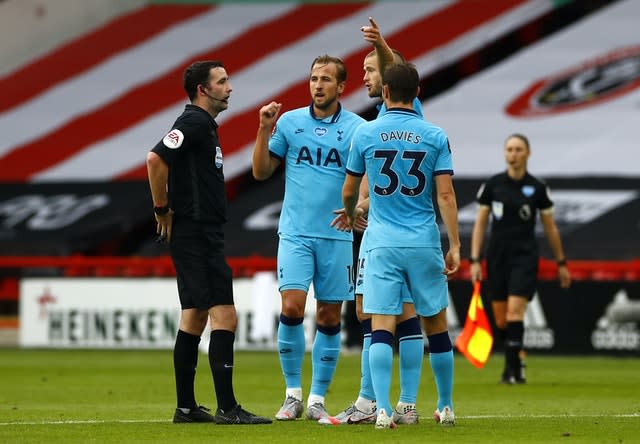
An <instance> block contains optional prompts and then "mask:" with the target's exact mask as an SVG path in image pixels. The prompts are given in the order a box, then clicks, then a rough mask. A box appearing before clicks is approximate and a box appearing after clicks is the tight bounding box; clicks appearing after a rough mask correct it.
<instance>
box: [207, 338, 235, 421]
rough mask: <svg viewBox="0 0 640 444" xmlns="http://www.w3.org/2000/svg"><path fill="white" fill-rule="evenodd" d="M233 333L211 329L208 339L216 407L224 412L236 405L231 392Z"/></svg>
mask: <svg viewBox="0 0 640 444" xmlns="http://www.w3.org/2000/svg"><path fill="white" fill-rule="evenodd" d="M234 340H235V334H234V333H233V332H232V331H228V330H213V331H212V332H211V340H210V341H209V364H210V365H211V374H212V376H213V384H214V386H215V388H216V399H217V400H218V407H219V408H221V409H222V410H224V411H225V412H226V411H227V410H229V409H232V408H233V407H235V406H236V404H237V402H236V398H235V396H234V394H233V341H234Z"/></svg>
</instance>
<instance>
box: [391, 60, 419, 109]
mask: <svg viewBox="0 0 640 444" xmlns="http://www.w3.org/2000/svg"><path fill="white" fill-rule="evenodd" d="M382 84H383V85H386V86H387V87H388V88H389V96H390V98H391V101H393V102H402V103H411V102H413V99H414V98H415V97H416V94H417V93H418V87H419V86H420V76H419V75H418V71H417V70H416V67H415V65H413V64H412V63H396V64H393V65H390V66H389V67H388V68H387V69H386V70H385V72H384V74H382Z"/></svg>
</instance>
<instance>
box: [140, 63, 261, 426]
mask: <svg viewBox="0 0 640 444" xmlns="http://www.w3.org/2000/svg"><path fill="white" fill-rule="evenodd" d="M183 80H184V85H183V86H184V90H185V91H186V93H187V95H188V97H189V100H190V101H191V103H190V104H188V105H186V106H185V110H184V112H183V113H182V115H180V117H178V119H177V120H176V121H175V123H174V124H173V126H172V127H171V131H169V132H168V133H167V134H166V135H165V136H164V138H163V139H162V140H161V141H160V142H158V144H157V145H156V146H155V147H154V148H153V149H152V150H151V152H149V154H148V155H147V171H148V175H149V185H150V187H151V195H152V198H153V205H154V207H153V211H154V213H155V218H156V221H157V223H158V224H157V232H158V234H159V240H161V241H167V242H169V245H170V247H171V257H172V259H173V263H174V265H175V268H176V274H177V280H178V293H179V296H180V305H181V308H182V311H181V315H180V327H179V330H178V334H177V337H176V343H175V347H174V351H173V364H174V371H175V379H176V391H177V408H176V410H175V413H174V416H173V422H175V423H185V422H215V423H219V424H268V423H271V420H270V419H268V418H263V417H260V416H256V415H254V414H253V413H250V412H248V411H246V410H244V409H243V408H242V407H241V406H240V405H239V404H238V403H237V402H236V398H235V396H234V391H233V384H232V376H233V343H234V340H235V329H236V324H237V315H236V310H235V306H234V302H233V287H232V276H231V269H230V268H229V265H228V264H227V261H226V259H225V256H224V234H223V224H224V223H225V222H226V220H227V214H226V213H227V203H226V194H225V183H224V174H223V157H222V149H221V148H220V142H219V140H218V125H217V123H216V121H215V120H214V119H215V118H216V117H217V115H218V114H219V113H220V112H222V111H224V110H226V109H227V107H228V102H229V97H230V96H231V91H232V88H231V83H230V82H229V76H228V75H227V72H226V70H225V68H224V67H223V65H222V62H219V61H204V62H195V63H193V64H192V65H190V66H189V67H188V68H187V69H186V70H185V72H184V78H183ZM207 320H209V321H210V326H211V340H210V342H209V364H210V367H211V373H212V376H213V381H214V386H215V392H216V398H217V402H218V409H217V411H216V414H215V415H211V414H210V413H209V410H208V409H207V408H206V407H203V406H199V405H198V404H197V403H196V400H195V394H194V380H195V374H196V366H197V361H198V344H199V343H200V337H201V335H202V333H203V332H204V328H205V326H206V324H207Z"/></svg>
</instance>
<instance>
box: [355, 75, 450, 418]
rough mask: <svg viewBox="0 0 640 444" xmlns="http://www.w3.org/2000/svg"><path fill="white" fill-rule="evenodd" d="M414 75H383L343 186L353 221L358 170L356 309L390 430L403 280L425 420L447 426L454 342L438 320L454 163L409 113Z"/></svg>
mask: <svg viewBox="0 0 640 444" xmlns="http://www.w3.org/2000/svg"><path fill="white" fill-rule="evenodd" d="M419 81H420V78H419V75H418V73H417V71H416V69H415V67H413V65H410V64H397V65H392V66H390V67H389V68H388V69H387V70H386V71H385V72H384V74H383V76H382V83H383V92H382V96H383V99H384V101H385V104H386V106H387V112H386V113H385V114H384V115H382V116H380V117H379V118H378V119H377V120H375V121H372V122H368V123H365V124H363V125H361V126H360V127H359V128H358V129H357V130H356V134H355V135H354V138H353V141H352V147H351V152H350V154H349V160H348V163H347V176H346V179H345V183H344V187H343V202H344V208H345V212H346V214H347V217H348V219H349V221H350V223H351V224H354V223H355V220H356V217H357V216H358V213H357V212H356V204H357V200H358V189H359V186H360V181H361V178H362V176H363V175H364V173H365V172H366V173H367V176H368V183H369V199H370V206H369V221H368V228H367V231H368V235H367V236H368V237H367V245H366V248H367V259H368V262H367V265H366V268H365V278H364V285H365V291H364V302H363V303H364V307H363V308H364V311H365V312H366V313H372V314H373V317H372V334H371V347H370V349H369V365H370V367H371V379H372V382H373V388H374V391H375V395H376V400H377V404H378V417H377V419H376V427H377V428H395V427H396V424H395V423H394V421H393V415H392V413H391V412H392V411H393V410H392V407H391V403H390V400H389V389H390V386H391V373H392V372H391V370H392V364H393V349H392V342H393V335H394V333H395V331H396V316H397V315H398V314H400V313H401V312H402V287H403V285H405V284H406V285H407V286H408V288H409V292H410V294H411V296H412V298H413V300H414V304H415V309H416V312H417V313H418V314H419V315H420V316H421V317H422V319H423V322H424V327H425V330H426V332H427V335H428V336H429V344H430V353H431V356H430V359H431V364H432V368H433V371H434V376H435V379H436V384H437V386H438V394H439V396H438V405H437V408H436V411H435V413H434V417H435V418H436V420H437V421H438V422H439V423H441V424H443V425H453V424H454V423H455V417H454V414H453V402H452V389H453V348H452V345H451V340H450V339H449V334H448V327H447V317H446V308H447V305H448V288H447V277H448V276H450V275H452V274H454V273H455V272H456V271H457V270H458V268H459V265H460V239H459V235H458V221H457V206H456V199H455V192H454V189H453V182H452V179H451V176H452V174H453V166H452V161H451V152H450V149H449V142H448V138H447V136H446V134H445V133H444V131H442V129H440V128H438V127H436V126H434V125H433V124H431V123H428V122H426V121H424V120H423V119H421V118H420V117H419V116H418V115H417V114H416V113H415V111H414V110H413V105H412V103H413V99H414V98H415V97H416V95H417V93H418V91H419ZM434 183H435V192H436V193H437V201H438V207H439V210H440V214H441V216H442V220H443V221H444V223H445V226H446V229H447V234H448V240H449V251H448V252H447V254H446V257H445V259H443V257H442V247H441V243H440V232H439V229H438V225H437V223H436V214H435V210H434V208H433V203H432V193H433V192H434V189H433V185H434Z"/></svg>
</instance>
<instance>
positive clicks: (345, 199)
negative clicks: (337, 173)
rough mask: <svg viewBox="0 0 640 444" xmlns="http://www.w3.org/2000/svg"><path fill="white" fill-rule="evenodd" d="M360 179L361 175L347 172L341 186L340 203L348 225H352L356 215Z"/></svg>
mask: <svg viewBox="0 0 640 444" xmlns="http://www.w3.org/2000/svg"><path fill="white" fill-rule="evenodd" d="M361 180H362V178H361V177H357V176H352V175H351V174H347V175H346V176H345V179H344V185H343V186H342V203H343V204H344V212H345V214H346V216H347V219H348V221H349V224H350V225H353V223H354V222H355V218H356V216H357V215H356V214H355V210H356V204H357V203H358V194H359V193H358V191H359V188H360V181H361Z"/></svg>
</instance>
